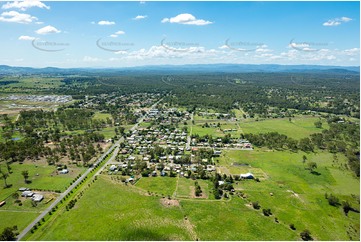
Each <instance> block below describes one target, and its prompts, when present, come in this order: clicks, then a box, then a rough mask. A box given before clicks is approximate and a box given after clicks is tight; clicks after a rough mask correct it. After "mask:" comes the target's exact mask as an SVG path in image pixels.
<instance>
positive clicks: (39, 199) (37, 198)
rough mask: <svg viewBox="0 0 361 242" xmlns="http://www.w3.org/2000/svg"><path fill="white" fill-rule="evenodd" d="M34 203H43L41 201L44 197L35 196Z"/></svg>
mask: <svg viewBox="0 0 361 242" xmlns="http://www.w3.org/2000/svg"><path fill="white" fill-rule="evenodd" d="M31 199H32V200H33V201H34V202H41V200H43V199H44V196H43V195H41V194H34V196H33V197H32V198H31Z"/></svg>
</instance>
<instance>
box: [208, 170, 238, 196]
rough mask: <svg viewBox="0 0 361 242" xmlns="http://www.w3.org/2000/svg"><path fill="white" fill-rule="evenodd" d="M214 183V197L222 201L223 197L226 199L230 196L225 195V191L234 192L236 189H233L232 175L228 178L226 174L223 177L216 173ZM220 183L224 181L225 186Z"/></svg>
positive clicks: (213, 178)
mask: <svg viewBox="0 0 361 242" xmlns="http://www.w3.org/2000/svg"><path fill="white" fill-rule="evenodd" d="M212 181H213V195H214V198H215V199H221V198H222V196H224V197H226V198H227V197H228V194H227V193H225V191H228V192H231V193H232V192H233V191H234V188H233V185H232V183H233V181H234V180H233V178H232V175H229V176H227V175H226V174H223V176H221V175H220V174H219V173H216V175H215V176H214V177H212ZM220 181H223V182H224V183H223V184H221V185H220V184H219V183H220Z"/></svg>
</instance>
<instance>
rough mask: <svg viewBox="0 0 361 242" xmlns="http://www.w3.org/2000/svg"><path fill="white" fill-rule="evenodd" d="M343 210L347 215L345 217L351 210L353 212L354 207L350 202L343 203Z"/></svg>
mask: <svg viewBox="0 0 361 242" xmlns="http://www.w3.org/2000/svg"><path fill="white" fill-rule="evenodd" d="M342 208H343V212H344V213H345V215H346V216H347V214H348V212H349V211H350V210H352V207H351V205H350V203H349V202H348V201H343V202H342Z"/></svg>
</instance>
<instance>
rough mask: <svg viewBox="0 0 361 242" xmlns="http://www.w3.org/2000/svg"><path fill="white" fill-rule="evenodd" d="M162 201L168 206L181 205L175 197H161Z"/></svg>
mask: <svg viewBox="0 0 361 242" xmlns="http://www.w3.org/2000/svg"><path fill="white" fill-rule="evenodd" d="M160 202H161V204H162V205H163V206H166V207H179V201H178V200H175V199H168V198H161V199H160Z"/></svg>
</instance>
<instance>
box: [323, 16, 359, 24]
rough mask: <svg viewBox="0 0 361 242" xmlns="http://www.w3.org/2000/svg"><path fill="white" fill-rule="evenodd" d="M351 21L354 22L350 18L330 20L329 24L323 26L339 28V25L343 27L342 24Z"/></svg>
mask: <svg viewBox="0 0 361 242" xmlns="http://www.w3.org/2000/svg"><path fill="white" fill-rule="evenodd" d="M351 20H352V18H348V17H341V18H335V19H330V20H328V21H327V22H324V23H323V26H338V25H341V24H342V23H347V22H349V21H351Z"/></svg>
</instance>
